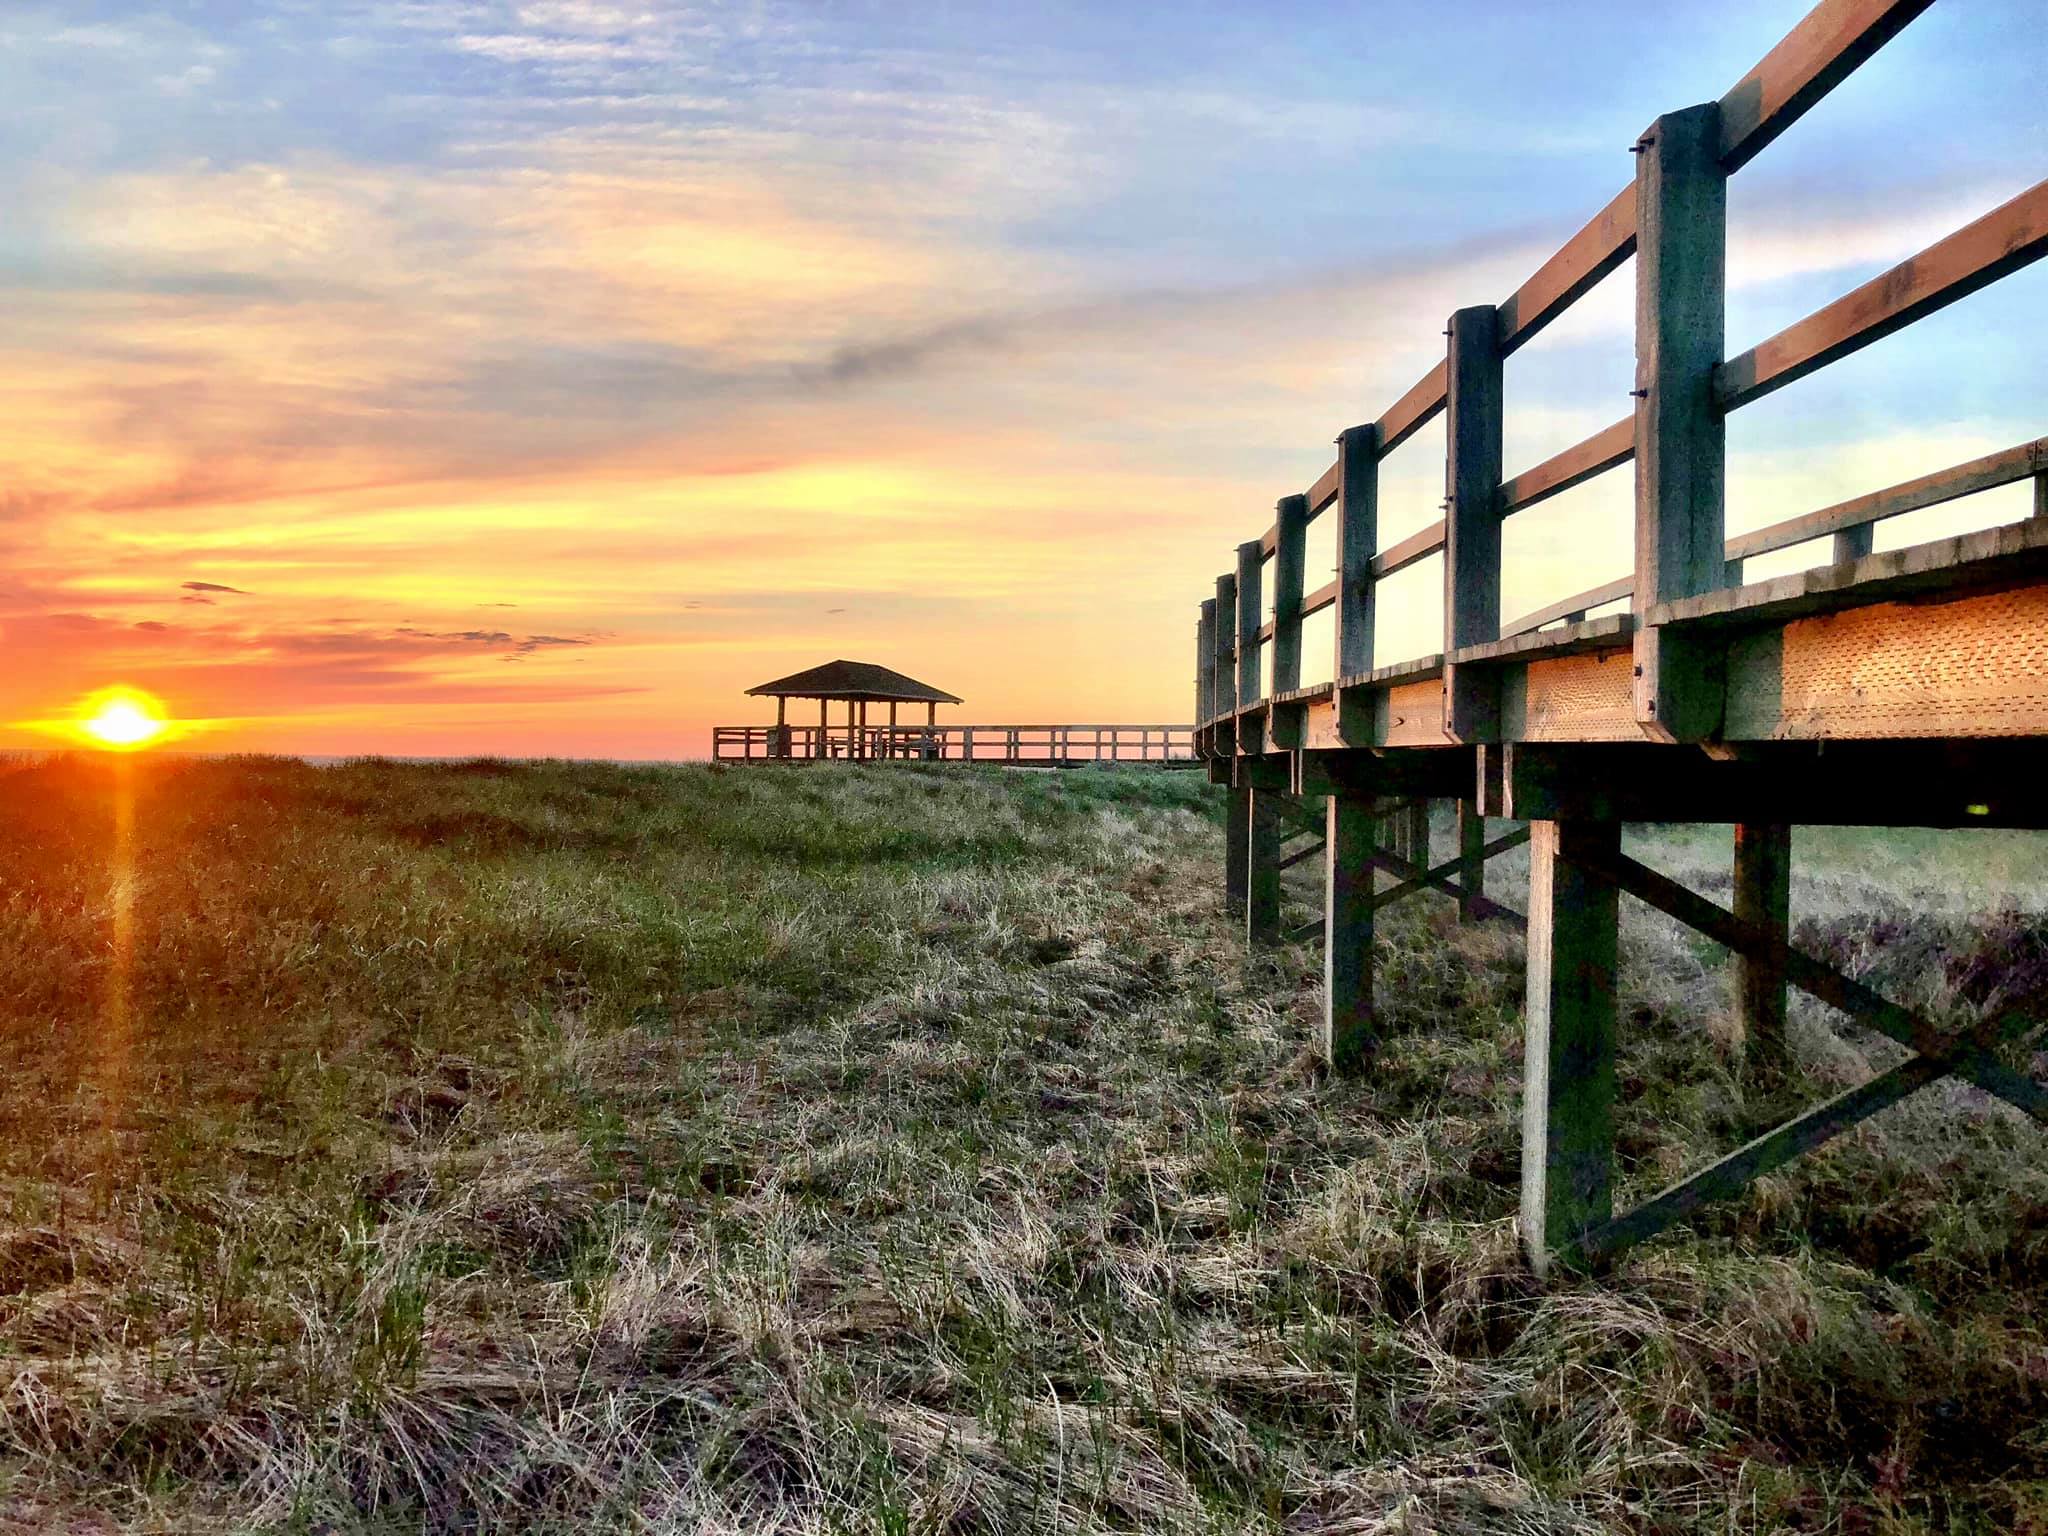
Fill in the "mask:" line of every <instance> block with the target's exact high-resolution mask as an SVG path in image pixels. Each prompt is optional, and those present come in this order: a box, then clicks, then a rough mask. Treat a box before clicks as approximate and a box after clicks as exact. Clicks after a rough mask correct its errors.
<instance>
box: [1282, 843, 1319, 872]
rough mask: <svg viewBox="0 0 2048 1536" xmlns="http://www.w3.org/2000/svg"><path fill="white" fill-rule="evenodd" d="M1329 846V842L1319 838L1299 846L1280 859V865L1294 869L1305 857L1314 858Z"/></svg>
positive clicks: (1283, 867)
mask: <svg viewBox="0 0 2048 1536" xmlns="http://www.w3.org/2000/svg"><path fill="white" fill-rule="evenodd" d="M1327 846H1328V844H1326V843H1325V842H1323V841H1322V840H1320V839H1318V840H1317V841H1315V842H1313V843H1309V844H1307V845H1306V846H1304V847H1301V848H1297V849H1296V850H1295V851H1294V852H1293V853H1290V854H1288V855H1287V857H1286V858H1284V859H1282V860H1281V861H1280V867H1281V868H1282V869H1292V868H1293V867H1294V866H1295V865H1297V864H1299V863H1300V862H1301V861H1302V860H1303V859H1312V858H1314V857H1315V856H1316V855H1317V854H1319V853H1321V852H1322V851H1323V849H1324V848H1325V847H1327Z"/></svg>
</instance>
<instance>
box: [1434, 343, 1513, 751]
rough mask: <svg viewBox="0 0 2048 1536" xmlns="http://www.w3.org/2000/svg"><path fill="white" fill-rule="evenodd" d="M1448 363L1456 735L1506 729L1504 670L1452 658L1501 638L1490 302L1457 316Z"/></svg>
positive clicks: (1484, 737)
mask: <svg viewBox="0 0 2048 1536" xmlns="http://www.w3.org/2000/svg"><path fill="white" fill-rule="evenodd" d="M1447 334H1448V335H1449V337H1450V343H1449V347H1448V350H1447V352H1446V354H1445V365H1444V381H1445V394H1444V412H1445V429H1444V430H1445V442H1446V450H1447V451H1446V454H1445V458H1444V499H1445V503H1446V505H1445V510H1444V680H1443V688H1444V732H1445V734H1446V735H1448V736H1450V737H1451V738H1452V739H1453V740H1456V741H1495V740H1498V739H1499V736H1500V674H1499V672H1498V670H1497V669H1494V668H1482V669H1480V670H1478V671H1476V672H1475V671H1472V670H1471V669H1468V668H1465V667H1460V666H1459V665H1457V663H1456V662H1455V661H1454V660H1453V659H1452V658H1454V657H1455V656H1456V655H1457V653H1458V652H1459V651H1460V650H1462V649H1463V648H1464V647H1466V646H1468V645H1479V644H1482V643H1484V642H1486V641H1488V640H1498V639H1499V638H1500V459H1501V395H1502V366H1501V351H1500V320H1499V314H1498V312H1497V311H1496V310H1495V309H1494V307H1493V306H1492V305H1491V304H1479V305H1475V306H1473V307H1472V308H1470V309H1461V310H1459V311H1458V312H1457V313H1456V314H1454V315H1452V316H1451V324H1450V329H1449V331H1448V333H1447Z"/></svg>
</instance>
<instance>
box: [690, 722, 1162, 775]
mask: <svg viewBox="0 0 2048 1536" xmlns="http://www.w3.org/2000/svg"><path fill="white" fill-rule="evenodd" d="M1194 736H1195V731H1194V727H1193V726H1188V725H902V726H897V725H875V726H864V725H853V726H817V725H782V726H776V725H720V726H714V727H713V728H712V732H711V755H712V760H713V761H714V762H721V763H734V762H738V763H744V762H755V763H774V762H782V763H790V762H818V761H821V760H828V759H837V760H838V761H841V762H846V761H853V762H887V761H891V760H894V761H898V762H902V761H909V762H927V763H997V764H1006V765H1008V766H1010V767H1015V768H1085V767H1089V766H1092V765H1094V764H1112V763H1114V764H1121V765H1124V766H1128V767H1149V768H1199V767H1200V766H1201V765H1202V759H1201V758H1200V757H1198V756H1197V755H1196V753H1195V746H1194Z"/></svg>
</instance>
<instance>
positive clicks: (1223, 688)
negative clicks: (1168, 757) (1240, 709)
mask: <svg viewBox="0 0 2048 1536" xmlns="http://www.w3.org/2000/svg"><path fill="white" fill-rule="evenodd" d="M1210 676H1211V679H1212V682H1213V686H1214V688H1215V690H1216V694H1215V703H1214V706H1213V708H1212V709H1211V711H1210V715H1211V718H1212V719H1214V720H1215V722H1216V727H1215V729H1216V737H1215V740H1214V741H1213V743H1212V750H1213V751H1216V752H1219V753H1224V754H1228V753H1230V752H1233V751H1235V750H1236V746H1235V743H1236V740H1237V725H1236V722H1235V720H1234V719H1233V718H1232V716H1234V715H1235V713H1236V711H1237V573H1236V572H1235V571H1226V572H1225V573H1224V574H1223V575H1221V576H1218V577H1217V578H1216V664H1215V666H1214V667H1212V668H1211V669H1210Z"/></svg>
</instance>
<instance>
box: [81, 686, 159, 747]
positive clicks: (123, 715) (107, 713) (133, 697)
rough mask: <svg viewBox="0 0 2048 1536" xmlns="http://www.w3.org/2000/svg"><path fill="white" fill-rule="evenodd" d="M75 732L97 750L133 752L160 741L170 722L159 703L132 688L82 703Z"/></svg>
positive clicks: (111, 691)
mask: <svg viewBox="0 0 2048 1536" xmlns="http://www.w3.org/2000/svg"><path fill="white" fill-rule="evenodd" d="M78 728H79V730H80V731H82V732H84V734H85V735H86V736H87V737H89V738H90V739H91V740H92V742H93V743H94V744H95V745H96V746H101V747H105V748H107V749H109V750H111V751H116V752H135V751H139V750H141V749H142V748H144V747H147V746H149V745H150V744H151V743H153V742H155V741H157V740H159V739H160V738H161V737H162V736H163V735H164V733H165V732H166V731H167V730H168V729H169V728H170V722H169V720H168V719H166V718H165V715H164V707H163V704H162V702H161V701H159V700H158V699H156V698H153V697H152V696H151V695H149V694H146V693H143V692H141V691H140V690H138V689H134V688H108V689H103V690H102V691H101V692H99V693H96V694H93V695H92V696H91V697H90V698H88V699H86V700H85V702H84V704H83V705H82V706H81V707H80V709H79V718H78Z"/></svg>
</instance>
